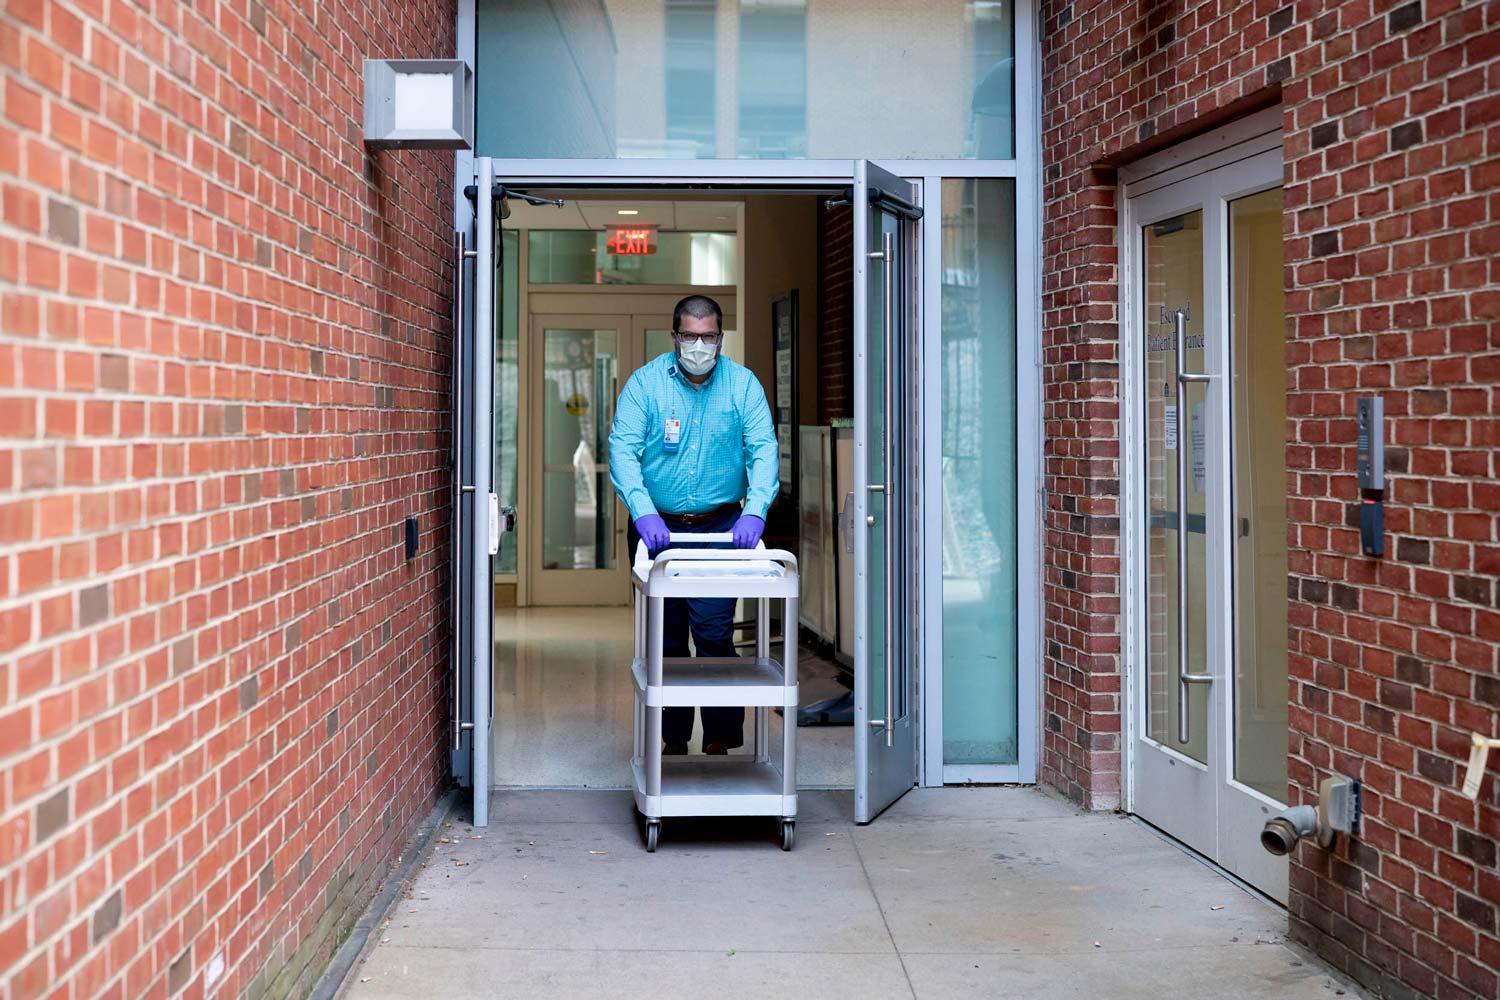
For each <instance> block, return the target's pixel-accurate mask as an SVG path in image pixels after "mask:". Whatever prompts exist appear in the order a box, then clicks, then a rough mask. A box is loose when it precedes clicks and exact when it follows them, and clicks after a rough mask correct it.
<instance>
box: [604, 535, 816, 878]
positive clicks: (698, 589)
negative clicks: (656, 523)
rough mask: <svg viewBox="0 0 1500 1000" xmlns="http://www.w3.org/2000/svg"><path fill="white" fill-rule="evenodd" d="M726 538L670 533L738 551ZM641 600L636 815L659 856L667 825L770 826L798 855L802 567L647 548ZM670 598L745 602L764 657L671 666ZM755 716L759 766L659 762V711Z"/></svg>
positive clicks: (741, 759)
mask: <svg viewBox="0 0 1500 1000" xmlns="http://www.w3.org/2000/svg"><path fill="white" fill-rule="evenodd" d="M731 542H732V538H731V536H730V535H729V534H728V533H717V534H714V533H704V534H691V533H686V534H679V533H673V534H672V536H671V541H670V543H669V545H670V544H677V543H691V544H694V545H700V544H724V543H731ZM630 579H631V585H632V586H633V587H634V588H635V658H634V661H633V662H632V663H631V673H632V675H633V676H634V680H635V713H634V719H635V725H634V730H635V751H634V756H633V758H632V760H631V770H632V771H633V772H634V776H635V807H636V809H638V810H639V811H640V813H641V815H642V816H644V817H645V819H646V850H648V851H655V850H656V842H657V838H658V837H659V836H660V834H661V821H662V820H663V819H664V818H665V817H667V816H771V817H774V818H776V819H778V820H779V821H780V824H781V849H782V850H784V851H790V850H791V849H792V839H793V835H794V832H795V829H796V822H797V749H796V748H797V596H798V578H797V557H796V556H794V555H792V554H791V553H790V552H787V551H785V550H782V549H767V548H765V546H764V545H763V544H762V545H760V546H758V547H757V548H754V549H712V548H668V549H666V550H665V551H663V552H662V553H660V554H659V555H657V556H656V558H655V559H652V558H650V557H649V556H647V554H646V548H645V546H644V545H641V546H639V547H638V548H637V549H636V558H635V563H634V564H633V566H632V567H631V574H630ZM669 597H730V598H743V599H746V600H751V601H753V602H754V606H755V623H756V630H755V656H754V657H753V658H752V657H697V656H695V657H682V658H675V657H663V656H662V639H663V635H662V621H663V617H664V615H663V609H664V607H665V605H664V603H663V602H664V601H665V600H666V599H667V598H669ZM772 601H783V602H784V607H783V609H782V616H781V621H782V625H783V632H784V636H783V639H782V654H781V658H780V659H776V658H774V657H773V656H772V655H771V633H770V617H771V615H770V611H771V602H772ZM673 706H684V707H692V706H699V707H703V706H709V707H714V706H726V707H733V706H749V707H753V708H754V709H755V733H754V736H753V738H752V749H753V751H754V752H753V753H751V754H728V755H721V756H712V757H710V756H702V755H694V756H682V757H678V756H672V757H666V758H663V756H662V752H661V751H662V741H661V731H662V714H661V713H662V709H663V708H667V707H673ZM773 708H781V709H782V727H781V731H782V742H781V753H780V759H779V760H778V759H776V758H774V757H773V756H772V754H771V747H770V735H771V719H770V716H771V710H772V709H773Z"/></svg>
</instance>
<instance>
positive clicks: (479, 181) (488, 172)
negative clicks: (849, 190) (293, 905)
mask: <svg viewBox="0 0 1500 1000" xmlns="http://www.w3.org/2000/svg"><path fill="white" fill-rule="evenodd" d="M474 169H475V177H474V185H473V193H474V229H473V231H472V233H465V232H463V231H460V232H459V233H458V234H457V237H456V241H455V242H456V244H457V251H458V259H457V264H458V267H457V278H456V287H455V299H456V306H455V318H456V319H457V320H458V323H457V325H456V327H455V330H454V338H453V340H454V344H453V398H454V438H455V441H454V477H453V478H454V535H453V563H454V565H453V579H454V588H453V596H454V659H455V670H454V752H453V772H454V775H455V777H457V778H458V779H459V781H460V783H461V784H464V785H467V786H468V787H469V788H471V789H472V790H473V819H474V825H475V826H486V825H488V823H489V787H490V724H491V721H492V719H493V718H494V711H495V705H494V699H493V690H492V682H493V661H494V657H493V652H494V626H495V616H494V600H495V594H494V582H493V577H494V556H495V555H496V554H497V553H498V552H499V549H500V540H501V533H502V526H503V525H504V524H505V521H504V519H503V518H502V516H501V512H500V506H499V499H498V497H496V495H495V493H494V429H495V420H494V412H495V406H494V404H495V397H494V385H495V378H494V366H495V336H496V334H497V327H496V325H495V319H496V317H497V316H498V315H499V302H498V299H499V296H500V289H501V287H502V286H501V282H500V280H499V279H500V264H501V261H500V253H501V246H502V244H501V241H500V239H499V219H498V218H497V214H498V213H497V204H496V201H497V199H496V198H495V178H494V171H493V168H492V166H491V162H490V160H489V159H488V158H487V157H481V158H476V159H475V160H474ZM470 245H472V247H473V249H469V246H470Z"/></svg>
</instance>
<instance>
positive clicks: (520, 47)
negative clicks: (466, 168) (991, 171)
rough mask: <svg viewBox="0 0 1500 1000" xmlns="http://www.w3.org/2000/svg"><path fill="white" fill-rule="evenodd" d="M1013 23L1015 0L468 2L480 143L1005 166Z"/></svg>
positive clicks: (537, 153)
mask: <svg viewBox="0 0 1500 1000" xmlns="http://www.w3.org/2000/svg"><path fill="white" fill-rule="evenodd" d="M1013 24H1014V10H1013V0H926V2H923V3H911V2H909V0H603V2H600V3H588V4H553V3H546V2H542V0H478V3H477V5H476V32H477V47H478V55H477V63H478V65H477V68H476V78H475V81H476V87H477V94H476V97H477V100H476V108H477V112H478V137H477V143H476V145H477V152H478V153H479V154H480V155H482V156H498V157H517V158H554V157H555V158H580V157H586V158H594V159H613V158H616V157H662V158H669V159H698V158H710V159H711V158H721V159H734V158H737V157H743V158H751V159H785V158H793V159H801V158H806V157H813V158H822V159H829V158H853V157H869V158H880V159H901V158H914V157H920V158H933V159H957V158H976V157H977V158H980V159H1010V158H1011V157H1013V156H1014V155H1015V152H1014V149H1015V142H1014V126H1013V122H1014V118H1015V108H1014V105H1015V99H1014V93H1013V91H1014V75H1015V60H1014V58H1013V55H1014V43H1013ZM876 109H878V113H875V111H876Z"/></svg>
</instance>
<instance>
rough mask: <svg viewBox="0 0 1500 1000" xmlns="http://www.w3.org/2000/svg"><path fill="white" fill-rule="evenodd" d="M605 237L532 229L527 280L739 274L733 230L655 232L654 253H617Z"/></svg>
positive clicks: (721, 280)
mask: <svg viewBox="0 0 1500 1000" xmlns="http://www.w3.org/2000/svg"><path fill="white" fill-rule="evenodd" d="M608 242H609V235H608V234H607V233H605V232H602V231H595V230H592V229H555V230H536V229H533V230H532V231H531V233H530V234H529V236H528V240H527V265H526V271H527V276H528V278H529V279H530V281H531V283H532V284H543V285H546V284H564V285H733V284H735V283H736V282H737V281H738V280H739V278H738V272H739V266H738V265H739V259H738V258H739V238H738V237H737V236H736V235H735V234H734V233H658V234H657V237H656V252H655V253H652V254H640V255H627V256H622V255H617V254H612V253H610V252H609V247H608V245H607V244H608Z"/></svg>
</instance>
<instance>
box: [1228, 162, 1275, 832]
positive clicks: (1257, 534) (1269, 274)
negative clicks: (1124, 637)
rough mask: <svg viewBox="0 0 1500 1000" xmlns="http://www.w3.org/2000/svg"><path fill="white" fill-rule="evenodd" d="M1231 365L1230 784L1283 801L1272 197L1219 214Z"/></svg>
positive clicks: (1239, 204) (1236, 205) (1238, 203)
mask: <svg viewBox="0 0 1500 1000" xmlns="http://www.w3.org/2000/svg"><path fill="white" fill-rule="evenodd" d="M1229 266H1230V271H1229V295H1230V329H1229V335H1230V339H1231V342H1232V344H1233V356H1234V425H1233V434H1234V438H1233V441H1234V467H1233V469H1234V471H1233V475H1234V507H1235V522H1236V526H1237V530H1236V531H1235V542H1234V588H1235V614H1234V617H1235V651H1234V659H1235V670H1234V689H1233V690H1234V724H1235V728H1234V732H1235V740H1234V776H1235V779H1236V780H1238V781H1240V782H1242V783H1243V784H1246V785H1249V786H1250V787H1251V788H1254V789H1255V790H1256V791H1258V792H1261V793H1262V794H1264V795H1266V796H1268V797H1270V798H1271V799H1273V800H1275V801H1278V802H1282V801H1285V800H1286V794H1287V631H1286V630H1287V595H1286V578H1287V546H1286V487H1287V482H1286V379H1287V374H1286V357H1285V353H1284V347H1285V334H1284V330H1285V326H1284V321H1285V318H1286V310H1285V305H1284V302H1283V292H1282V211H1281V189H1280V188H1275V189H1272V190H1270V191H1263V192H1261V193H1260V194H1255V195H1251V196H1250V197H1248V198H1241V199H1239V200H1237V201H1234V202H1231V203H1230V206H1229Z"/></svg>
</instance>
